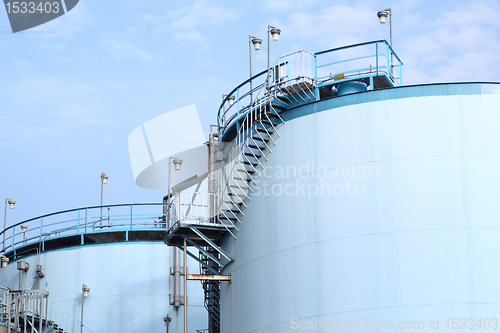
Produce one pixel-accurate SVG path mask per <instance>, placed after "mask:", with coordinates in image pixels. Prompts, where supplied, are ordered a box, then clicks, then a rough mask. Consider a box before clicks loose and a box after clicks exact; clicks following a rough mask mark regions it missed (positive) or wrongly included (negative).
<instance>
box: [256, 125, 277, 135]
mask: <svg viewBox="0 0 500 333" xmlns="http://www.w3.org/2000/svg"><path fill="white" fill-rule="evenodd" d="M268 123H269V122H268ZM255 130H256V131H257V132H261V133H266V134H272V133H273V132H274V131H273V130H272V129H268V128H262V127H257V128H256V129H255Z"/></svg>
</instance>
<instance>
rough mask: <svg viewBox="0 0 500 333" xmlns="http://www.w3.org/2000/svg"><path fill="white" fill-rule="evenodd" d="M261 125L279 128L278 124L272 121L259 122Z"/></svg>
mask: <svg viewBox="0 0 500 333" xmlns="http://www.w3.org/2000/svg"><path fill="white" fill-rule="evenodd" d="M259 121H260V122H261V123H263V124H264V125H269V126H277V125H278V124H277V123H273V122H270V121H267V120H259Z"/></svg>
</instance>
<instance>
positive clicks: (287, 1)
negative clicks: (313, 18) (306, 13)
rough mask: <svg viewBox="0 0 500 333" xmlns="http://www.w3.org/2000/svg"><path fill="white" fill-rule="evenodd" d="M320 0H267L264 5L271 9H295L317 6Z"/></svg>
mask: <svg viewBox="0 0 500 333" xmlns="http://www.w3.org/2000/svg"><path fill="white" fill-rule="evenodd" d="M317 2H318V0H266V1H265V2H264V6H265V7H266V8H267V9H270V10H278V11H279V10H281V11H285V10H295V9H303V8H308V7H310V6H316V3H317Z"/></svg>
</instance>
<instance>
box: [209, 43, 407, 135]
mask: <svg viewBox="0 0 500 333" xmlns="http://www.w3.org/2000/svg"><path fill="white" fill-rule="evenodd" d="M402 65H403V63H402V61H401V59H399V57H398V56H397V54H396V53H395V52H394V50H393V49H392V48H391V46H390V45H389V44H388V43H387V41H385V40H376V41H372V42H366V43H360V44H354V45H349V46H343V47H338V48H334V49H330V50H325V51H321V52H316V53H311V52H308V51H299V52H294V53H292V54H290V55H287V56H284V57H281V58H279V59H278V61H277V62H276V64H275V65H274V66H273V67H272V68H271V70H270V79H269V84H270V87H269V89H268V87H267V81H266V78H267V70H264V71H262V72H260V73H258V74H256V75H254V76H252V77H251V78H249V79H248V80H246V81H244V82H243V83H241V84H240V85H238V86H237V87H236V88H234V89H233V90H232V91H231V92H230V93H229V94H228V95H227V96H226V97H225V98H224V99H223V101H222V103H221V105H220V107H219V111H218V113H217V119H218V126H219V134H221V135H222V134H223V133H224V132H225V131H226V130H227V129H228V128H230V127H231V126H232V125H234V124H237V123H238V121H239V120H240V119H242V118H243V117H244V116H245V115H246V114H247V113H248V112H249V111H250V110H254V109H255V108H257V107H258V106H259V105H261V104H262V103H268V102H269V101H270V99H271V100H272V99H274V98H276V97H278V96H279V95H282V94H284V92H290V89H287V87H293V86H294V85H297V83H302V84H303V87H305V89H310V93H311V95H312V96H313V98H312V101H314V100H319V98H320V94H319V89H321V88H330V87H331V86H332V85H337V84H339V83H342V82H346V81H356V80H365V81H368V82H369V89H373V87H374V83H373V79H374V78H376V77H385V78H386V80H387V83H388V84H389V85H390V86H392V87H398V86H401V85H402V84H403V75H402ZM250 81H252V82H253V83H254V85H253V89H250ZM256 82H257V84H255V83H256ZM299 93H300V92H299ZM306 93H307V91H306ZM232 97H234V102H233V99H232ZM297 100H298V101H300V99H297ZM230 101H231V102H232V104H230V103H229V102H230ZM308 102H311V99H308V100H304V103H308Z"/></svg>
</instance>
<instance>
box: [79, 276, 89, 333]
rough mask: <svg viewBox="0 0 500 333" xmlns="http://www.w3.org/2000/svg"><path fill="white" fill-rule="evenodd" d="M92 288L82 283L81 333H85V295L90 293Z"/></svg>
mask: <svg viewBox="0 0 500 333" xmlns="http://www.w3.org/2000/svg"><path fill="white" fill-rule="evenodd" d="M89 291H90V288H89V287H87V286H86V285H85V284H83V285H82V317H81V320H80V333H83V326H84V325H83V301H84V300H85V297H87V296H88V295H89Z"/></svg>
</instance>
